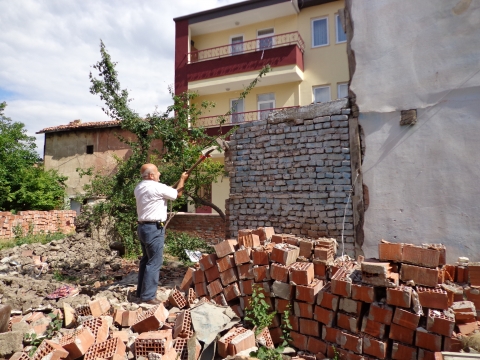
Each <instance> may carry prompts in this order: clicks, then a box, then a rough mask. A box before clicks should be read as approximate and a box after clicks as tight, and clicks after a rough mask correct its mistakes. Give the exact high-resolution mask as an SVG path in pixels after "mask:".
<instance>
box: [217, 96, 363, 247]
mask: <svg viewBox="0 0 480 360" xmlns="http://www.w3.org/2000/svg"><path fill="white" fill-rule="evenodd" d="M349 113H350V109H348V108H347V100H346V99H341V100H336V101H332V102H330V103H324V104H314V105H310V106H307V107H301V108H295V109H288V110H285V111H282V112H278V113H277V114H271V115H270V117H269V118H268V119H267V120H263V121H255V122H251V123H244V124H241V125H240V126H239V128H238V129H237V131H236V132H235V133H234V134H233V135H232V140H231V141H230V150H229V151H227V152H226V161H225V164H226V169H227V170H228V171H229V174H230V198H229V200H228V201H227V226H228V229H227V236H230V237H236V235H237V231H238V230H240V229H256V228H257V227H260V226H273V227H274V228H275V232H276V233H288V234H296V235H300V236H304V237H310V238H318V237H323V236H327V237H334V238H336V239H337V240H338V242H339V243H340V244H341V238H342V229H344V231H343V235H344V243H345V248H344V249H345V253H346V254H349V255H351V256H354V252H355V245H354V240H355V239H354V236H353V216H352V210H351V209H352V203H351V201H350V199H349V195H350V191H351V167H350V143H349V121H350V120H351V119H349V116H348V114H349ZM345 209H346V211H345ZM344 216H345V219H344ZM344 220H345V226H344V225H343V222H344ZM339 251H340V252H341V251H342V246H341V245H340V246H339Z"/></svg>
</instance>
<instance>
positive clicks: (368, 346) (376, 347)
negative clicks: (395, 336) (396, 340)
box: [363, 335, 388, 359]
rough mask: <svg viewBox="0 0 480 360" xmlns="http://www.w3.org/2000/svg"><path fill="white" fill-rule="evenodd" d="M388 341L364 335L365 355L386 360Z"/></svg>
mask: <svg viewBox="0 0 480 360" xmlns="http://www.w3.org/2000/svg"><path fill="white" fill-rule="evenodd" d="M387 345H388V342H387V340H379V339H376V338H374V337H371V336H370V335H363V353H364V354H367V355H372V356H374V357H375V358H377V359H386V358H387V354H388V346H387Z"/></svg>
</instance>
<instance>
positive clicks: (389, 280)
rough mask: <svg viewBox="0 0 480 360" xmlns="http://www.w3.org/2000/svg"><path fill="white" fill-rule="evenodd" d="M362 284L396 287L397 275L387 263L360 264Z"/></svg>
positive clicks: (371, 262)
mask: <svg viewBox="0 0 480 360" xmlns="http://www.w3.org/2000/svg"><path fill="white" fill-rule="evenodd" d="M361 266H362V282H363V283H365V284H370V285H373V286H386V287H396V286H398V273H396V272H394V267H392V265H391V264H390V263H388V262H373V261H369V262H366V261H364V262H362V264H361Z"/></svg>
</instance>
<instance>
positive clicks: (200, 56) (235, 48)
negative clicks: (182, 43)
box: [188, 31, 305, 64]
mask: <svg viewBox="0 0 480 360" xmlns="http://www.w3.org/2000/svg"><path fill="white" fill-rule="evenodd" d="M288 45H297V46H298V47H299V48H300V50H301V51H302V53H303V51H304V49H305V43H304V41H303V39H302V37H301V36H300V34H299V33H298V32H297V31H294V32H289V33H285V34H278V35H273V36H268V37H262V38H258V39H254V40H248V41H244V42H238V43H233V44H228V45H222V46H217V47H214V48H210V49H205V50H195V51H192V52H189V53H188V63H189V64H191V63H195V62H199V61H205V60H211V59H218V58H222V57H227V56H234V55H240V54H245V53H250V52H255V51H262V50H268V49H273V48H278V47H281V46H288Z"/></svg>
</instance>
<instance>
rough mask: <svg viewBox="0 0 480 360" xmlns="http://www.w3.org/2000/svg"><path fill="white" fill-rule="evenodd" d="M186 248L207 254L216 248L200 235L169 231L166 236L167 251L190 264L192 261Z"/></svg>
mask: <svg viewBox="0 0 480 360" xmlns="http://www.w3.org/2000/svg"><path fill="white" fill-rule="evenodd" d="M185 250H192V251H200V252H202V253H207V254H211V253H213V252H214V248H213V247H212V246H210V245H208V244H207V243H206V242H205V240H203V239H201V238H199V237H195V236H191V235H189V234H187V233H178V232H175V231H169V232H168V233H167V235H166V237H165V253H166V254H169V255H172V256H175V257H178V259H179V260H180V261H182V262H183V263H184V264H186V265H190V264H191V262H190V259H189V258H188V256H187V254H186V252H185Z"/></svg>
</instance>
